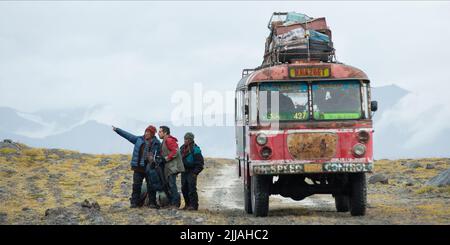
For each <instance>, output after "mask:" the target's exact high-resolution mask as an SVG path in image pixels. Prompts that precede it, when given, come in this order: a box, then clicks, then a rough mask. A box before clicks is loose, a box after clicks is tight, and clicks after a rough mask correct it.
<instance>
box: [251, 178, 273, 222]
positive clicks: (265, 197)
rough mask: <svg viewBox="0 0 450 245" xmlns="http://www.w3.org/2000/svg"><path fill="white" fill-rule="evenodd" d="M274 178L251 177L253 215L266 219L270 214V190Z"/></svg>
mask: <svg viewBox="0 0 450 245" xmlns="http://www.w3.org/2000/svg"><path fill="white" fill-rule="evenodd" d="M271 179H272V176H266V175H254V176H252V177H251V180H252V182H251V185H250V187H251V200H252V203H251V205H252V206H251V207H252V210H253V215H254V216H256V217H265V216H267V214H268V213H269V191H270V190H269V188H270V184H271V182H270V180H271Z"/></svg>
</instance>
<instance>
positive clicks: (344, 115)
mask: <svg viewBox="0 0 450 245" xmlns="http://www.w3.org/2000/svg"><path fill="white" fill-rule="evenodd" d="M312 99H313V115H314V119H316V120H339V119H359V118H361V115H362V112H361V88H360V83H359V81H356V80H352V81H321V82H317V83H313V85H312Z"/></svg>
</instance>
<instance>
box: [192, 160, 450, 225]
mask: <svg viewBox="0 0 450 245" xmlns="http://www.w3.org/2000/svg"><path fill="white" fill-rule="evenodd" d="M214 172H215V174H207V178H206V179H205V180H204V183H203V186H200V187H199V190H200V193H199V194H200V200H201V202H202V204H203V209H205V210H209V211H211V212H214V213H217V214H218V215H221V216H223V218H224V219H225V220H226V221H225V223H227V224H450V219H449V218H450V212H449V211H450V209H449V204H450V202H449V201H450V200H449V197H448V193H446V192H445V191H444V192H443V193H441V194H436V193H434V194H433V193H428V194H425V195H418V194H417V192H415V191H414V190H417V189H419V187H420V184H419V183H420V180H417V181H418V182H417V184H416V186H410V187H408V186H405V185H402V184H397V183H392V184H390V185H383V184H375V185H372V184H368V208H367V214H366V215H365V216H363V217H352V216H351V215H350V214H349V213H348V212H347V213H338V212H336V209H335V204H334V198H333V197H332V196H331V195H313V196H310V197H307V198H305V199H304V200H302V201H294V200H292V199H290V198H284V197H282V196H280V195H272V196H270V204H269V215H268V217H265V218H255V217H253V216H252V215H249V214H247V213H245V211H244V210H243V207H244V204H243V192H242V191H243V188H242V182H241V180H240V179H239V178H238V176H237V170H236V166H235V165H234V164H233V163H230V162H229V163H227V164H220V165H216V166H215V167H214ZM368 177H370V175H368ZM395 178H400V179H402V178H403V175H401V174H400V175H399V176H396V177H395Z"/></svg>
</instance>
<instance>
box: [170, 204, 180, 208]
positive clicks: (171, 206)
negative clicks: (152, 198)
mask: <svg viewBox="0 0 450 245" xmlns="http://www.w3.org/2000/svg"><path fill="white" fill-rule="evenodd" d="M167 208H168V209H179V208H180V206H178V205H175V204H170V205H169V206H167Z"/></svg>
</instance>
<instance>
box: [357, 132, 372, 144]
mask: <svg viewBox="0 0 450 245" xmlns="http://www.w3.org/2000/svg"><path fill="white" fill-rule="evenodd" d="M369 138H370V134H369V132H367V131H365V130H361V131H359V132H358V141H359V142H361V143H364V144H365V143H367V142H369Z"/></svg>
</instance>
